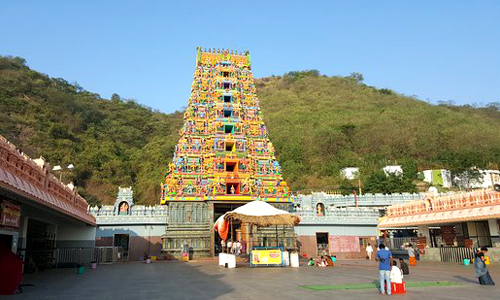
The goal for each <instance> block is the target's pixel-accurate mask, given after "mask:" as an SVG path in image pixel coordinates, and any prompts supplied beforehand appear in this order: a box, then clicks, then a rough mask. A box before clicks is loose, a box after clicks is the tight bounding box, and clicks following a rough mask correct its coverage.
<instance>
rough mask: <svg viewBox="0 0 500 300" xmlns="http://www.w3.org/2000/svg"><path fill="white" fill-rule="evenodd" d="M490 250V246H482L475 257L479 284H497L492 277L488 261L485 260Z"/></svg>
mask: <svg viewBox="0 0 500 300" xmlns="http://www.w3.org/2000/svg"><path fill="white" fill-rule="evenodd" d="M487 252H488V248H486V247H481V249H479V251H477V252H476V257H475V258H474V268H475V271H476V276H477V278H478V279H479V284H481V285H495V283H494V282H493V279H491V276H490V272H488V269H487V268H486V263H485V262H484V255H485V254H486V253H487Z"/></svg>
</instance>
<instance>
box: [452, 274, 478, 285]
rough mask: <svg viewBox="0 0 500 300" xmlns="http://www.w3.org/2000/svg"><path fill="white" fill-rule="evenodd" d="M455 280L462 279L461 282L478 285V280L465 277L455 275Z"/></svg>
mask: <svg viewBox="0 0 500 300" xmlns="http://www.w3.org/2000/svg"><path fill="white" fill-rule="evenodd" d="M453 278H456V279H460V280H461V281H465V282H470V283H478V282H477V280H472V279H470V278H467V277H464V276H459V275H455V276H453Z"/></svg>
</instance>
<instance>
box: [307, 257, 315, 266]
mask: <svg viewBox="0 0 500 300" xmlns="http://www.w3.org/2000/svg"><path fill="white" fill-rule="evenodd" d="M307 265H308V266H314V260H313V259H312V257H311V259H310V260H309V262H308V263H307Z"/></svg>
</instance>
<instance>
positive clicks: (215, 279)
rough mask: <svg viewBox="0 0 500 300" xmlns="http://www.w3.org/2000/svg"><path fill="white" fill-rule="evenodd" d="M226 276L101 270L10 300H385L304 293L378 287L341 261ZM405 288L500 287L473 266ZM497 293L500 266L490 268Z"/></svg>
mask: <svg viewBox="0 0 500 300" xmlns="http://www.w3.org/2000/svg"><path fill="white" fill-rule="evenodd" d="M238 266H239V267H238V268H236V269H224V268H223V267H220V266H218V265H217V263H216V262H199V261H198V262H180V261H166V262H155V263H152V264H144V263H140V262H129V263H119V264H115V265H100V266H98V268H97V269H96V270H87V271H86V272H85V273H84V274H82V275H78V274H76V271H75V270H74V269H59V270H49V271H45V272H41V273H39V274H30V275H27V276H26V278H25V283H26V284H34V286H26V287H25V288H24V293H23V294H20V295H15V296H8V298H10V299H72V300H73V299H75V300H76V299H120V300H125V299H232V300H235V299H237V300H241V299H259V300H263V299H300V300H305V299H322V300H323V299H383V298H386V297H387V296H386V295H379V294H378V292H377V290H376V289H375V288H373V289H360V290H333V291H332V290H327V291H312V290H305V289H302V288H300V287H299V285H320V284H325V285H326V284H328V285H332V284H335V285H337V284H338V285H340V284H350V283H370V282H374V281H375V280H377V274H378V273H377V264H376V263H375V262H367V261H343V262H339V263H337V264H336V266H335V267H333V268H319V267H308V266H301V267H300V268H250V267H248V266H244V265H242V264H239V265H238ZM410 272H411V274H410V276H408V277H406V278H405V280H406V281H407V282H411V281H452V282H457V283H460V284H461V285H458V286H450V287H421V288H413V289H409V290H408V293H407V294H406V295H393V296H391V297H397V298H398V299H419V300H422V299H467V300H471V299H499V296H498V295H500V286H493V287H489V286H488V287H484V286H480V285H479V284H477V280H476V278H475V276H474V268H473V267H472V266H468V267H466V266H461V265H458V264H452V263H449V264H448V263H420V264H419V265H418V266H416V267H412V268H411V269H410ZM490 273H491V275H492V277H493V280H495V281H496V282H497V284H499V285H500V266H497V265H493V266H490Z"/></svg>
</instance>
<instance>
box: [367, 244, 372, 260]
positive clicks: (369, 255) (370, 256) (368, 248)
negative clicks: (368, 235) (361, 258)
mask: <svg viewBox="0 0 500 300" xmlns="http://www.w3.org/2000/svg"><path fill="white" fill-rule="evenodd" d="M372 254H373V248H372V245H370V243H368V246H366V256H368V260H372Z"/></svg>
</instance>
